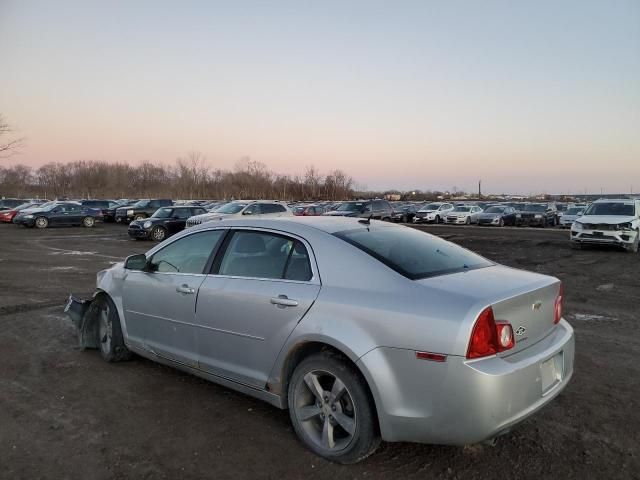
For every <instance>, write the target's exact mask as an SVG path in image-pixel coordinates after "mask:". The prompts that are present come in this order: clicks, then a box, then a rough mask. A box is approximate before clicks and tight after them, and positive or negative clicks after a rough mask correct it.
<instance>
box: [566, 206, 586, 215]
mask: <svg viewBox="0 0 640 480" xmlns="http://www.w3.org/2000/svg"><path fill="white" fill-rule="evenodd" d="M583 211H584V208H576V207H571V208H569V209H567V211H566V212H565V215H580V214H581V213H582V212H583Z"/></svg>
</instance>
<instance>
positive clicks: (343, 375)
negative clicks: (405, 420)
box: [288, 352, 380, 464]
mask: <svg viewBox="0 0 640 480" xmlns="http://www.w3.org/2000/svg"><path fill="white" fill-rule="evenodd" d="M338 382H340V383H338ZM316 387H317V388H316ZM312 389H313V390H312ZM336 392H337V394H336ZM288 404H289V416H290V417H291V423H292V424H293V428H294V430H295V431H296V434H297V435H298V438H300V440H302V442H303V443H304V444H305V445H306V446H307V447H308V448H309V449H310V450H311V451H313V452H314V453H315V454H316V455H319V456H321V457H323V458H326V459H327V460H330V461H333V462H337V463H342V464H349V463H356V462H359V461H360V460H362V459H364V458H366V457H368V456H369V455H371V454H372V453H373V452H374V451H375V450H376V448H378V445H380V433H379V428H378V421H377V417H376V413H375V408H374V405H373V400H372V399H371V394H370V392H369V388H368V386H367V384H366V382H365V380H364V378H363V377H362V375H361V374H360V372H358V371H357V370H356V369H355V368H354V367H353V366H352V365H351V364H350V363H349V362H348V361H347V360H345V359H343V358H342V357H340V356H339V355H335V354H332V353H329V352H322V353H318V354H315V355H312V356H310V357H307V358H306V359H304V360H303V361H302V362H301V363H300V364H299V365H298V366H297V367H296V369H295V370H294V372H293V375H292V376H291V381H290V382H289V388H288ZM334 415H335V416H334ZM337 418H340V419H341V420H337Z"/></svg>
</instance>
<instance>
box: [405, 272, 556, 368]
mask: <svg viewBox="0 0 640 480" xmlns="http://www.w3.org/2000/svg"><path fill="white" fill-rule="evenodd" d="M417 282H418V283H420V284H423V285H425V286H428V287H430V288H436V289H438V290H440V291H441V292H442V294H443V298H451V299H454V298H456V297H457V300H456V301H457V302H459V303H458V304H459V305H460V304H466V305H468V306H469V310H468V315H467V317H466V318H465V321H464V322H463V323H462V325H461V329H460V333H459V335H460V336H459V337H458V342H457V345H458V347H459V348H458V349H457V350H458V352H460V354H461V355H466V347H467V346H468V344H469V339H470V338H471V331H472V329H473V326H474V324H475V320H476V319H477V317H478V315H479V314H480V312H482V310H484V309H485V308H486V307H488V306H491V307H492V308H493V312H494V315H495V319H496V321H500V320H503V321H508V322H509V323H510V324H511V326H512V327H513V332H514V338H515V341H516V344H515V346H514V348H512V349H511V350H508V351H506V352H503V353H501V354H499V356H504V355H510V354H512V353H515V352H519V351H521V350H524V349H526V348H528V347H529V346H531V345H533V344H535V343H537V342H538V341H540V340H542V339H543V338H544V337H546V336H547V335H548V334H549V333H550V332H551V331H552V330H553V329H554V328H555V324H554V323H553V316H554V307H555V300H556V297H557V296H558V292H559V290H560V281H559V280H558V279H557V278H554V277H550V276H547V275H540V274H537V273H533V272H527V271H524V270H518V269H515V268H510V267H505V266H502V265H494V266H490V267H486V268H480V269H476V270H471V271H467V272H462V273H455V274H451V275H441V276H438V277H432V278H426V279H423V280H418V281H417ZM462 350H464V352H462Z"/></svg>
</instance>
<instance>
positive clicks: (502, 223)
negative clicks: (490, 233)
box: [498, 218, 504, 227]
mask: <svg viewBox="0 0 640 480" xmlns="http://www.w3.org/2000/svg"><path fill="white" fill-rule="evenodd" d="M498 226H499V227H504V218H501V219H500V222H499V223H498Z"/></svg>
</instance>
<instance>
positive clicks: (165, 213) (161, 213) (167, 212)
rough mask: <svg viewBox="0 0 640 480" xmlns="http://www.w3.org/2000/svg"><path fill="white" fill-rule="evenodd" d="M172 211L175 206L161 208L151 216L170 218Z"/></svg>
mask: <svg viewBox="0 0 640 480" xmlns="http://www.w3.org/2000/svg"><path fill="white" fill-rule="evenodd" d="M172 212H173V208H159V209H158V210H156V213H154V214H153V215H151V218H169V217H170V216H171V213H172Z"/></svg>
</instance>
